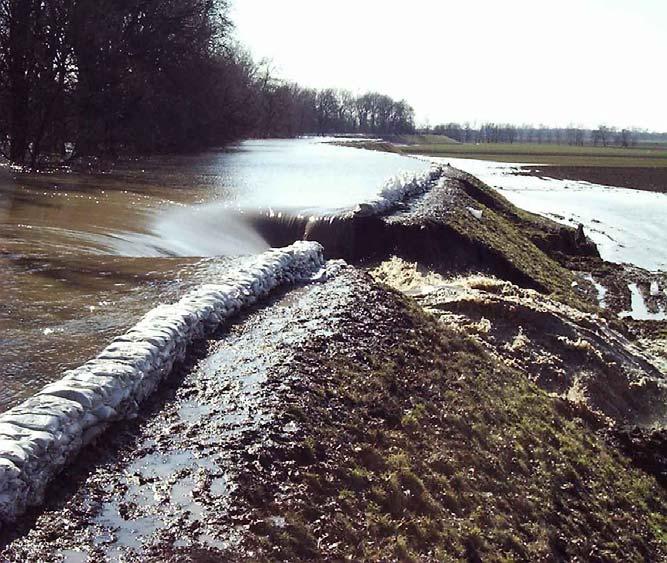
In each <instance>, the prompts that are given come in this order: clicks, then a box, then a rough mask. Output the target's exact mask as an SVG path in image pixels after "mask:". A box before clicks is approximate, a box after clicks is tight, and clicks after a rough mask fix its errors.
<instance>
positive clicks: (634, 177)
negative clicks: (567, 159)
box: [520, 166, 667, 193]
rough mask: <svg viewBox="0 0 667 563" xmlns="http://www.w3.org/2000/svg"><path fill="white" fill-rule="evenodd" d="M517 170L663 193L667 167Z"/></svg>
mask: <svg viewBox="0 0 667 563" xmlns="http://www.w3.org/2000/svg"><path fill="white" fill-rule="evenodd" d="M521 170H522V172H521V173H520V174H525V175H527V176H539V177H543V178H555V179H558V180H584V181H586V182H591V183H592V184H602V185H603V186H619V187H622V188H630V189H633V190H645V191H649V192H658V193H667V167H665V168H663V167H646V168H644V167H634V166H613V167H604V166H540V167H535V166H524V167H522V169H521Z"/></svg>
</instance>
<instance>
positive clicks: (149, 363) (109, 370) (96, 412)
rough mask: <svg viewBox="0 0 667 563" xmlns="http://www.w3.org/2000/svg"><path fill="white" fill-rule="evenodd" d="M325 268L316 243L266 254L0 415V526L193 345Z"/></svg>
mask: <svg viewBox="0 0 667 563" xmlns="http://www.w3.org/2000/svg"><path fill="white" fill-rule="evenodd" d="M323 266H324V258H323V253H322V246H321V245H320V244H318V243H315V242H297V243H295V244H293V245H292V246H289V247H287V248H283V249H277V250H271V251H268V252H266V253H264V254H262V255H260V256H258V257H257V258H256V260H254V261H253V262H252V263H251V264H250V265H249V266H246V267H245V268H243V269H240V270H238V271H236V272H234V273H233V274H231V275H230V276H228V277H227V278H225V279H224V280H223V281H222V282H221V283H218V284H215V285H203V286H200V287H199V288H197V289H195V290H193V291H191V292H190V293H188V294H187V295H186V296H185V297H183V299H181V300H180V301H179V302H178V303H175V304H173V305H160V306H159V307H157V308H155V309H153V310H152V311H150V312H149V313H148V314H147V315H146V316H145V317H144V318H143V319H142V320H141V321H140V322H139V323H138V324H137V325H135V326H134V327H133V328H132V329H130V330H129V331H128V332H127V333H126V334H124V335H123V336H120V337H119V338H116V339H115V340H114V341H113V342H112V343H111V344H110V345H109V346H107V347H106V348H105V349H104V350H103V351H102V352H101V353H100V354H99V355H98V356H97V357H96V358H95V359H94V360H91V361H89V362H87V363H86V364H84V365H83V366H81V367H79V368H77V369H74V370H71V371H68V372H66V373H65V374H64V377H63V378H62V379H61V380H60V381H58V382H56V383H52V384H50V385H47V386H46V387H45V388H44V389H42V390H41V391H40V392H39V393H37V394H36V395H35V396H33V397H31V398H30V399H28V400H27V401H25V402H24V403H22V404H20V405H19V406H17V407H15V408H13V409H11V410H9V411H7V412H5V413H3V414H2V415H0V527H1V526H2V524H3V523H5V524H6V523H8V522H11V521H13V520H15V519H16V517H17V516H19V515H20V514H22V513H23V512H25V510H26V509H27V508H28V507H29V506H36V505H39V504H40V503H41V502H42V501H43V498H44V493H45V490H46V487H47V486H48V484H49V482H50V481H51V480H52V479H53V477H54V476H55V475H57V474H58V473H59V472H60V471H61V469H62V468H63V467H64V466H65V465H66V464H67V463H69V462H70V461H72V459H73V458H74V457H75V456H76V455H77V453H78V452H79V451H80V450H81V448H83V447H84V446H86V445H87V444H89V443H90V442H91V441H92V440H94V439H95V438H96V437H97V436H99V435H100V434H101V433H102V432H103V431H104V430H105V429H106V428H107V427H108V426H109V424H110V423H112V422H114V421H118V420H122V419H125V418H128V417H131V416H132V415H133V414H134V413H136V411H137V409H138V408H139V405H140V403H141V402H142V401H143V400H144V399H145V398H146V397H148V396H149V395H150V394H151V393H152V392H153V391H154V390H155V388H156V387H157V385H158V384H159V383H160V381H161V380H162V379H163V378H164V377H165V376H166V375H167V374H168V373H169V372H170V371H171V369H172V367H173V365H174V363H175V362H177V361H179V360H183V359H184V357H185V354H186V350H187V348H188V346H189V345H190V344H191V343H192V342H193V341H195V340H198V339H200V338H203V337H205V336H206V335H207V334H210V333H212V332H213V331H215V330H216V329H217V328H218V327H219V326H220V325H221V323H223V322H225V321H226V320H227V319H229V318H230V317H233V316H234V315H236V314H238V313H239V312H240V311H241V310H242V309H243V308H244V307H247V306H249V305H252V304H253V303H255V302H256V301H257V300H259V299H261V298H262V297H265V296H266V295H268V294H269V293H270V292H271V291H272V290H273V289H275V288H276V287H278V286H280V285H283V284H289V283H295V282H298V281H303V280H305V279H308V278H310V277H311V276H312V275H313V274H314V273H315V272H316V271H317V270H319V269H321V268H322V267H323Z"/></svg>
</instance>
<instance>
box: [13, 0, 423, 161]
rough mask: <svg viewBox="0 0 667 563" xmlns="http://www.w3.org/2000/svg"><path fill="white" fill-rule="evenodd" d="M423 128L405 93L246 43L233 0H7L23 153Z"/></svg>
mask: <svg viewBox="0 0 667 563" xmlns="http://www.w3.org/2000/svg"><path fill="white" fill-rule="evenodd" d="M412 131H414V111H413V109H412V108H411V107H410V106H409V105H408V104H407V103H406V102H405V101H395V100H393V99H391V98H390V97H388V96H385V95H382V94H379V93H372V92H371V93H367V94H364V95H353V94H352V93H350V92H347V91H339V90H333V89H324V90H315V89H309V88H303V87H301V86H299V85H298V84H294V83H289V82H285V81H283V80H280V79H279V78H278V77H276V76H274V74H273V73H272V72H271V67H270V65H269V64H267V63H264V62H257V61H254V60H253V59H252V57H251V56H250V55H249V54H248V52H247V51H245V50H244V49H243V47H242V46H240V45H238V44H237V43H236V42H235V40H234V36H233V25H232V22H231V21H230V19H229V6H228V3H227V0H0V149H1V150H2V151H3V154H4V155H5V156H6V157H7V158H8V159H9V160H10V161H12V162H14V163H16V164H27V165H31V166H32V167H35V166H37V165H38V164H39V162H40V159H42V158H49V159H52V158H58V159H59V160H66V159H72V158H77V157H89V156H105V157H115V156H118V155H119V154H124V153H132V154H146V153H156V152H183V151H192V150H199V149H202V148H206V147H211V146H216V145H222V144H225V143H227V142H229V141H231V140H235V139H239V138H244V137H268V136H294V135H302V134H311V133H312V134H331V133H368V134H391V133H407V132H412Z"/></svg>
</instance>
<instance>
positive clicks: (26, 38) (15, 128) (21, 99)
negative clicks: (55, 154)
mask: <svg viewBox="0 0 667 563" xmlns="http://www.w3.org/2000/svg"><path fill="white" fill-rule="evenodd" d="M11 10H12V14H11V19H10V26H9V61H8V62H9V64H8V67H9V68H8V70H9V76H8V78H9V90H10V97H11V105H10V114H11V115H10V131H9V136H10V143H11V144H10V149H9V158H10V160H11V161H12V162H14V163H16V164H23V162H24V161H25V155H26V152H27V150H28V126H29V123H30V119H29V117H30V116H29V111H30V90H29V87H30V85H29V81H28V48H29V43H30V12H31V2H29V1H28V0H14V1H12V3H11Z"/></svg>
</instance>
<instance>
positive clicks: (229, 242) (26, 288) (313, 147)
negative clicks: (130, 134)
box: [0, 140, 427, 411]
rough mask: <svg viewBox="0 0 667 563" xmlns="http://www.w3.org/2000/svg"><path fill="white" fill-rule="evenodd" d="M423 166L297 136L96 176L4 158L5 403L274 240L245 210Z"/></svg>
mask: <svg viewBox="0 0 667 563" xmlns="http://www.w3.org/2000/svg"><path fill="white" fill-rule="evenodd" d="M426 166H427V164H425V163H424V162H420V161H417V160H415V159H410V158H405V157H400V156H397V155H391V154H381V153H375V152H371V151H358V150H356V149H350V148H343V147H336V146H332V145H329V144H324V143H321V142H316V141H313V140H292V141H249V142H245V143H242V144H240V145H238V146H235V147H233V148H231V149H228V150H224V151H217V152H209V153H205V154H201V155H196V156H182V157H171V158H153V159H144V160H135V161H131V162H124V163H118V164H116V165H115V166H114V167H113V168H112V169H110V170H108V171H105V172H98V173H94V174H81V173H75V172H70V173H58V174H44V175H18V174H17V173H15V172H14V171H13V170H11V169H9V168H2V169H0V372H1V373H2V385H0V411H3V410H5V409H7V408H9V407H10V406H12V405H14V404H16V403H17V402H18V401H19V400H20V399H22V398H24V397H26V396H27V395H29V394H31V393H33V392H34V391H35V390H37V389H38V388H39V387H40V386H41V385H43V384H44V383H46V382H48V381H52V380H54V379H56V378H57V377H58V376H59V374H60V373H61V372H62V370H63V369H66V368H68V367H73V366H76V365H78V364H80V363H81V362H83V361H85V360H86V359H88V358H89V357H91V356H92V355H94V353H95V352H96V351H98V350H99V349H101V348H102V347H103V345H104V344H105V343H106V342H108V341H109V340H110V339H111V338H112V337H113V336H115V335H117V334H118V333H119V332H121V331H122V330H124V329H125V328H127V327H129V326H131V325H132V324H134V322H136V320H137V319H138V318H139V317H140V316H141V315H142V314H144V313H145V312H146V311H148V310H149V309H151V308H152V307H153V306H155V305H156V304H158V303H160V302H169V301H171V300H173V299H175V298H176V297H177V296H178V295H180V294H182V293H183V292H184V291H185V290H186V289H187V288H188V287H191V286H192V285H194V284H196V283H201V282H202V281H211V279H212V277H214V276H215V273H216V272H220V271H221V269H224V268H225V267H233V265H232V263H233V262H234V260H235V258H234V257H236V256H242V255H248V254H254V253H257V252H261V251H263V250H265V249H266V248H267V246H268V245H267V243H266V242H265V241H264V240H262V238H261V237H260V236H259V235H258V234H257V233H256V232H255V231H254V230H253V229H252V228H251V227H250V226H249V225H248V224H246V223H245V221H244V214H245V213H246V212H248V211H251V210H256V209H258V208H267V207H270V208H273V209H280V210H283V209H284V210H292V211H309V212H310V211H313V210H327V211H329V210H335V209H346V208H349V207H353V206H354V205H355V204H356V203H357V202H359V201H363V200H365V199H367V198H368V197H370V196H372V195H373V194H375V193H376V192H377V190H378V189H379V187H380V186H381V184H382V182H383V181H384V180H385V179H386V178H388V177H390V176H392V175H395V174H396V173H398V172H401V171H404V170H409V171H417V170H423V169H424V168H426ZM221 256H222V257H223V258H221ZM206 257H209V258H206ZM211 257H216V258H211Z"/></svg>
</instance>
